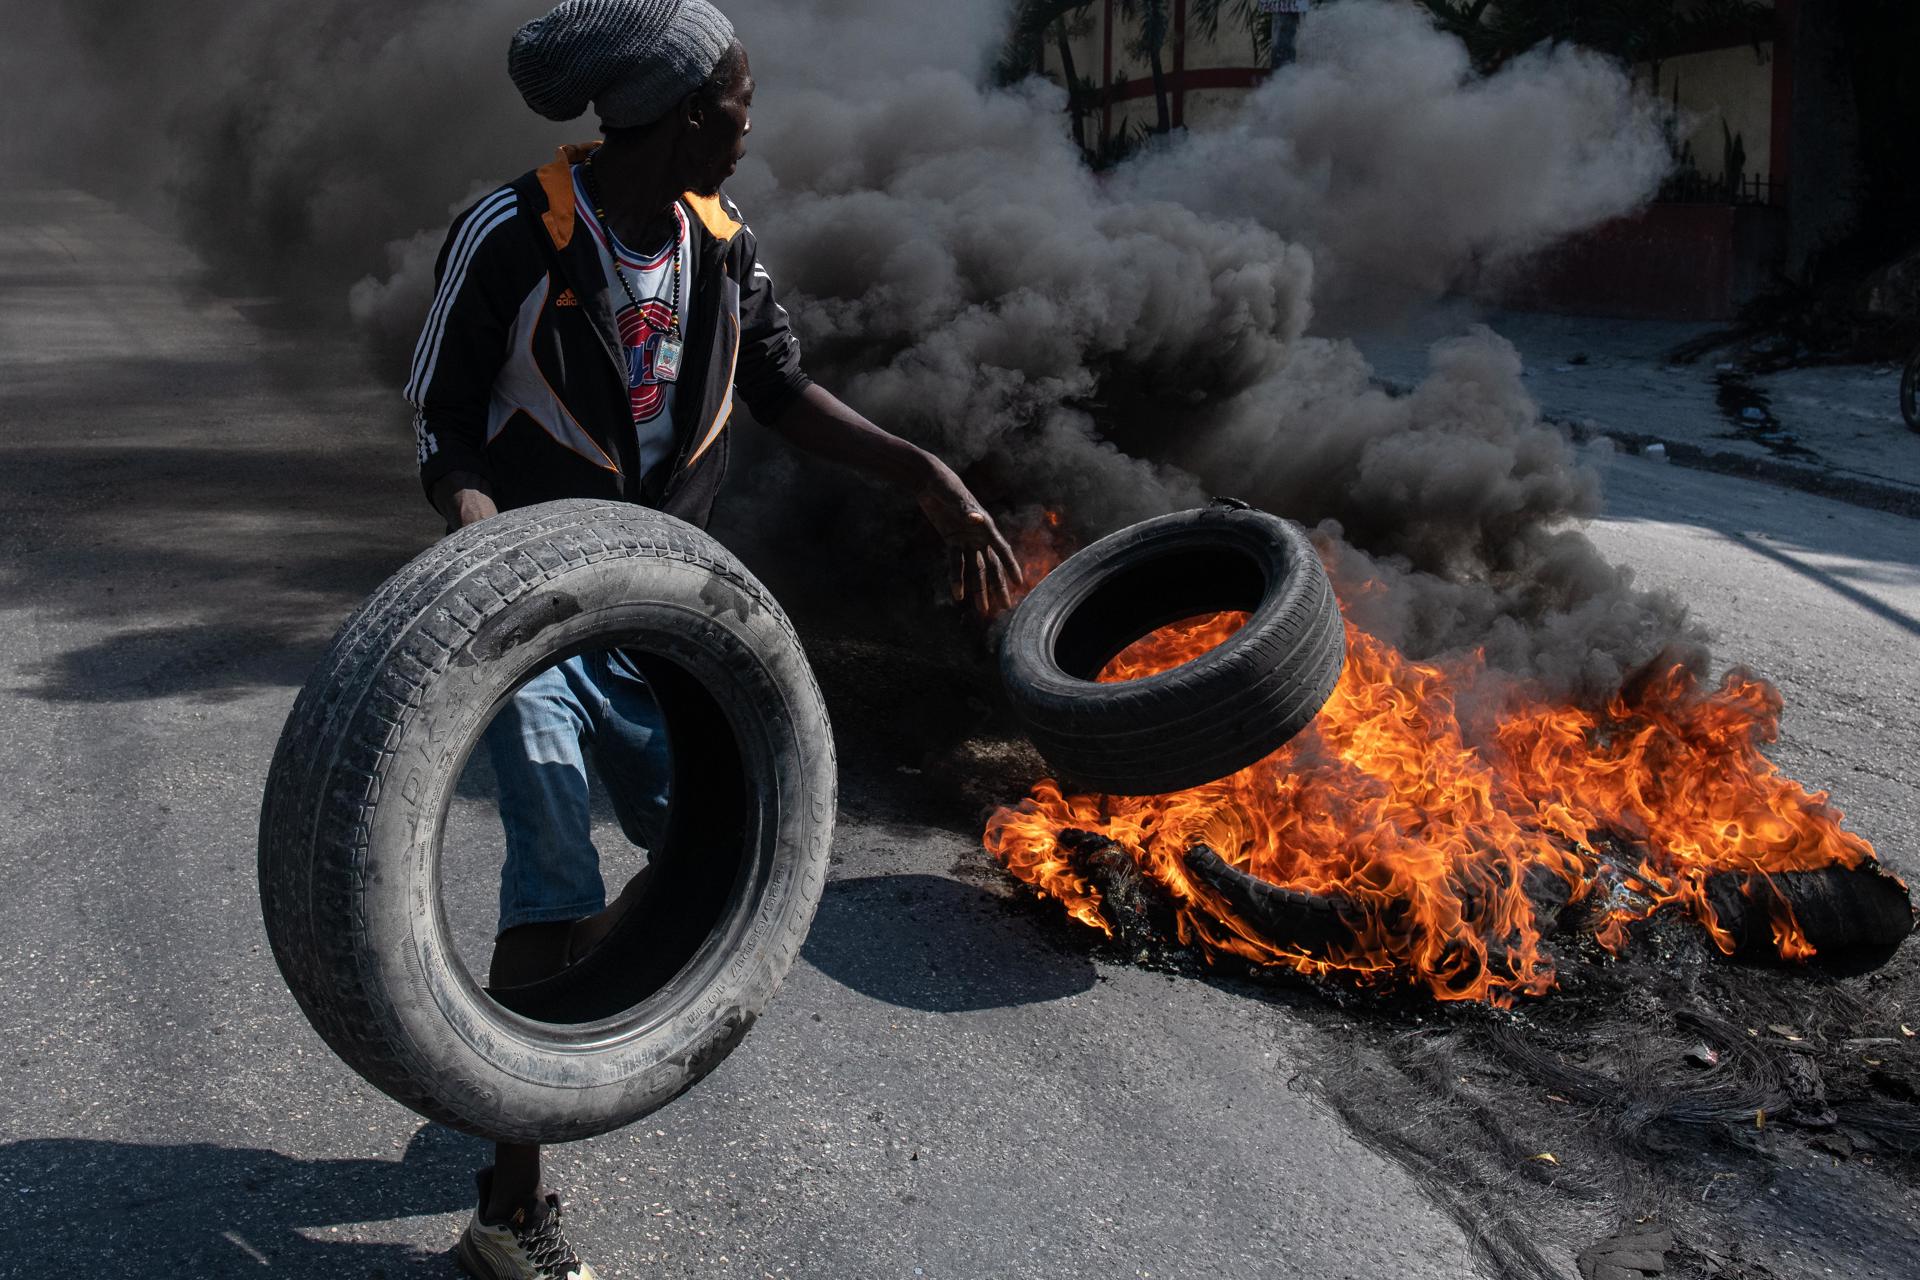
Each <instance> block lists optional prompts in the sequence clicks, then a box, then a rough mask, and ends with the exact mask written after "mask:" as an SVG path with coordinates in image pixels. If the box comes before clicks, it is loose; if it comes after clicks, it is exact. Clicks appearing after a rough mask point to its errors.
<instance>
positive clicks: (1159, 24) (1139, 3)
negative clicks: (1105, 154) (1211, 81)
mask: <svg viewBox="0 0 1920 1280" xmlns="http://www.w3.org/2000/svg"><path fill="white" fill-rule="evenodd" d="M1120 12H1121V13H1122V14H1124V15H1126V16H1127V17H1129V18H1133V17H1138V18H1139V19H1140V30H1139V32H1138V33H1136V34H1135V35H1134V37H1133V39H1132V40H1130V41H1128V43H1127V52H1128V53H1131V54H1132V55H1133V56H1134V57H1136V58H1145V59H1146V60H1147V65H1148V66H1149V67H1150V68H1152V70H1153V106H1154V112H1155V119H1156V121H1157V122H1158V123H1157V124H1156V125H1155V126H1154V130H1153V132H1155V133H1171V132H1173V112H1172V111H1171V110H1170V109H1169V107H1168V104H1167V68H1166V64H1165V62H1164V61H1163V60H1162V58H1161V56H1160V51H1161V50H1162V49H1164V48H1165V47H1166V44H1167V36H1168V34H1169V33H1170V32H1171V31H1172V28H1173V20H1172V14H1171V13H1170V11H1169V8H1168V5H1167V0H1120Z"/></svg>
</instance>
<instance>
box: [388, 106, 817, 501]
mask: <svg viewBox="0 0 1920 1280" xmlns="http://www.w3.org/2000/svg"><path fill="white" fill-rule="evenodd" d="M597 145H598V144H597V143H595V144H591V145H588V146H580V147H562V148H561V149H560V154H559V157H558V158H557V159H555V160H554V162H553V163H552V164H549V165H546V166H544V167H542V168H539V169H536V170H534V171H533V172H531V173H529V174H526V175H525V176H523V177H521V178H519V179H516V180H515V181H513V182H511V183H509V184H508V185H506V186H504V187H501V188H499V189H498V190H496V191H494V192H492V193H490V194H489V195H487V196H486V197H484V198H483V199H481V200H479V201H478V202H477V203H475V204H474V205H473V206H472V207H470V208H469V209H467V210H466V211H465V212H464V213H462V214H461V215H460V216H459V217H458V218H456V219H455V220H454V223H453V226H452V228H451V229H450V230H449V231H448V232H447V242H446V244H445V246H444V247H442V248H441V250H440V261H439V265H438V266H437V267H436V269H435V278H436V280H437V282H438V288H437V290H436V292H435V295H434V300H433V308H432V310H431V311H429V312H428V315H427V324H426V328H425V329H424V330H423V331H422V332H421V335H420V342H419V345H418V346H417V347H416V348H415V350H414V356H413V370H412V374H411V376H410V377H409V378H408V381H407V391H406V396H407V400H408V402H409V403H410V404H412V405H413V408H414V418H413V428H414V436H415V441H416V443H417V445H418V447H419V459H420V481H421V483H422V484H423V485H424V486H425V487H426V490H427V492H428V493H429V494H431V493H432V492H433V486H434V485H435V484H437V483H439V481H440V479H441V478H442V477H444V476H446V475H448V474H450V473H452V472H456V471H466V472H471V473H473V474H475V475H478V476H481V477H484V478H485V479H486V480H487V482H488V483H489V484H490V485H491V486H492V488H493V495H494V500H495V502H496V503H498V504H499V506H500V508H501V510H503V511H504V510H507V509H509V508H512V507H524V506H527V505H529V504H531V503H535V502H546V501H549V500H551V499H554V498H624V499H626V500H628V501H630V502H640V503H644V504H646V505H647V506H650V507H657V508H659V509H661V510H663V511H666V512H668V513H669V514H671V515H676V516H679V517H680V518H681V519H683V520H686V521H689V522H691V523H693V524H696V525H701V526H704V525H705V524H706V522H707V517H708V515H709V514H710V513H711V511H712V509H713V500H714V496H715V495H716V494H717V493H718V492H719V488H720V480H721V477H722V475H723V474H724V472H725V471H726V465H727V432H726V427H727V423H728V420H729V419H730V418H731V417H732V414H733V397H734V391H735V388H738V390H739V393H740V395H741V396H742V397H743V398H744V399H745V400H746V402H747V407H748V408H749V409H751V410H752V411H753V416H754V417H755V418H757V419H759V420H760V421H761V422H765V423H771V422H774V421H776V420H777V419H778V418H779V416H780V415H781V413H783V412H784V411H785V410H786V408H787V406H788V405H790V404H792V402H793V400H794V398H795V397H796V396H798V395H799V394H800V392H801V391H803V390H805V389H806V387H807V386H808V384H809V383H811V381H812V379H810V378H809V377H807V375H806V373H805V372H803V371H802V370H801V368H800V344H799V341H798V340H797V339H796V338H795V337H794V336H793V332H792V329H791V328H790V327H789V325H788V322H787V313H786V311H785V310H784V309H782V308H781V306H780V304H779V303H778V302H777V301H775V299H774V294H773V281H772V280H771V279H769V278H768V276H767V273H766V271H765V269H764V268H762V267H761V266H760V265H759V262H758V260H757V256H756V247H755V242H754V237H753V232H752V231H750V230H749V229H748V228H747V227H746V225H745V224H744V223H743V222H742V221H741V219H740V211H739V210H738V209H736V208H735V207H734V206H733V204H732V202H731V201H729V200H727V198H726V197H725V196H696V195H693V194H691V193H689V194H687V195H685V196H683V197H682V198H681V204H682V206H683V207H684V208H685V210H686V212H687V224H688V227H689V229H690V234H691V235H692V237H693V262H694V272H693V281H692V296H691V298H690V300H689V302H690V305H689V308H688V323H687V334H686V338H687V346H686V355H685V359H684V363H683V366H682V368H681V372H680V379H679V384H678V393H677V394H676V395H675V396H674V404H673V429H674V440H675V446H674V450H673V452H672V453H671V454H670V455H669V460H668V461H666V462H662V463H661V464H659V465H658V466H656V467H655V468H654V469H653V472H652V473H651V474H649V475H645V476H642V475H638V474H635V473H636V471H637V461H636V460H637V457H638V442H637V441H636V440H635V438H634V426H633V409H632V402H631V401H630V399H629V398H628V392H627V365H626V360H625V358H624V356H623V354H622V352H621V349H620V340H619V333H618V330H617V329H616V328H615V327H614V318H613V307H612V303H611V300H610V299H609V298H608V296H607V293H608V290H607V279H606V274H605V272H604V271H603V270H602V268H601V265H600V258H599V255H598V253H597V251H596V250H595V248H594V245H593V239H592V237H591V236H589V235H587V234H586V233H585V232H584V231H580V233H579V234H575V232H576V230H578V225H577V221H578V220H577V217H576V211H575V207H574V194H573V175H572V171H571V166H572V165H574V164H576V163H578V162H579V161H581V160H583V159H585V158H586V156H587V154H588V153H589V152H591V151H592V150H593V148H594V146H597Z"/></svg>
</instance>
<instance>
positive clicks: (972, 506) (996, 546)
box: [915, 458, 1026, 615]
mask: <svg viewBox="0 0 1920 1280" xmlns="http://www.w3.org/2000/svg"><path fill="white" fill-rule="evenodd" d="M930 461H931V462H932V475H931V476H930V478H929V479H928V480H927V481H926V483H924V484H923V485H921V486H920V491H919V493H918V494H916V495H915V496H916V497H917V498H918V499H919V502H920V510H921V511H923V512H924V513H926V517H927V521H928V523H930V524H932V525H933V527H934V530H935V531H936V532H938V533H939V535H940V538H941V540H942V541H944V542H945V543H946V544H947V565H948V569H949V572H950V573H951V575H952V586H953V598H954V599H955V600H957V601H965V600H971V601H972V602H973V607H974V608H975V609H976V610H977V611H978V612H979V613H981V614H982V615H986V614H990V613H993V612H995V611H996V610H998V609H1005V608H1008V607H1010V606H1011V605H1012V604H1013V589H1014V587H1015V586H1016V585H1018V584H1020V583H1022V582H1024V581H1026V576H1025V574H1023V573H1022V572H1021V569H1020V561H1019V560H1018V559H1017V558H1015V556H1014V554H1013V548H1012V547H1010V546H1008V545H1007V540H1006V538H1004V537H1002V536H1001V533H1000V530H999V527H998V526H996V525H995V524H994V523H993V517H992V516H990V515H988V514H987V511H986V508H985V507H982V506H981V505H980V504H979V503H978V502H977V501H975V500H974V496H973V494H972V493H970V492H968V490H967V486H966V485H965V484H963V483H962V482H961V480H960V477H959V476H957V475H955V474H954V473H953V469H952V468H951V467H949V466H947V465H946V464H945V463H944V462H941V461H939V460H938V459H933V458H930Z"/></svg>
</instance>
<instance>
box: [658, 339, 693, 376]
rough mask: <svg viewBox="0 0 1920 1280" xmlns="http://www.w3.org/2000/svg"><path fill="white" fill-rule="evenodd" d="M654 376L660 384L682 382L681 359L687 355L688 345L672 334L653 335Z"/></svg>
mask: <svg viewBox="0 0 1920 1280" xmlns="http://www.w3.org/2000/svg"><path fill="white" fill-rule="evenodd" d="M651 341H652V342H653V376H654V380H655V381H658V382H678V381H679V380H680V357H681V356H682V355H683V354H685V352H686V346H687V344H686V343H685V342H683V341H681V340H680V339H679V338H677V337H675V336H674V335H673V334H670V333H656V334H654V335H653V337H652V339H651Z"/></svg>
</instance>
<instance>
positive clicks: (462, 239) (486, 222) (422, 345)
mask: <svg viewBox="0 0 1920 1280" xmlns="http://www.w3.org/2000/svg"><path fill="white" fill-rule="evenodd" d="M515 208H516V200H515V197H514V193H513V190H512V189H511V188H507V189H505V190H502V191H497V192H495V193H494V194H493V195H491V196H488V197H487V198H486V199H485V200H483V201H481V202H480V204H479V205H477V206H476V207H475V208H474V211H473V214H472V216H470V217H469V218H468V219H467V222H466V225H465V226H463V227H462V228H461V229H460V236H459V238H458V239H457V240H456V241H455V242H454V246H453V253H452V254H451V255H449V257H448V258H447V270H446V274H445V275H443V276H441V277H440V288H439V290H438V291H437V292H436V293H435V294H434V298H433V307H432V309H431V310H429V311H428V312H427V323H426V325H425V327H424V328H422V329H421V331H420V341H419V343H418V344H417V345H416V346H415V347H414V350H413V369H412V373H411V376H409V377H408V379H407V389H406V398H407V400H408V402H409V403H411V404H413V405H415V406H416V407H417V406H419V404H420V402H421V401H422V400H424V399H425V398H426V394H427V388H428V387H429V386H430V385H432V382H433V370H434V366H435V364H436V363H438V361H439V359H440V342H441V339H442V338H444V337H445V336H446V330H447V314H448V312H450V311H452V310H453V300H454V299H455V298H456V297H458V296H459V293H460V290H461V287H462V286H464V285H465V284H466V280H467V268H468V267H469V266H471V265H472V263H473V256H474V254H475V252H476V251H477V250H478V249H479V248H480V244H481V242H482V241H484V240H485V239H486V238H487V236H488V235H490V234H491V233H492V232H493V229H494V228H495V227H498V226H499V225H500V224H501V223H503V222H507V221H509V220H510V219H511V218H512V217H513V215H514V212H515Z"/></svg>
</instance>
